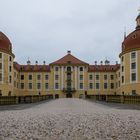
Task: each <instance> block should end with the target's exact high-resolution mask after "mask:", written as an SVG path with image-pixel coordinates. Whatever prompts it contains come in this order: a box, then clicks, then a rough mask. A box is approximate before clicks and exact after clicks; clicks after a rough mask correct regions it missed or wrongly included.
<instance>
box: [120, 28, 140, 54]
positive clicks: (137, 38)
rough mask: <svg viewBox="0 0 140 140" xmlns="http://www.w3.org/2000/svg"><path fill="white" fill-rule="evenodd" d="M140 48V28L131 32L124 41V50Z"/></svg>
mask: <svg viewBox="0 0 140 140" xmlns="http://www.w3.org/2000/svg"><path fill="white" fill-rule="evenodd" d="M133 49H140V29H137V30H135V31H134V32H132V33H130V34H129V35H128V36H127V37H126V38H125V39H124V41H123V43H122V52H127V51H131V50H133Z"/></svg>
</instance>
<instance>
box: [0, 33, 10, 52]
mask: <svg viewBox="0 0 140 140" xmlns="http://www.w3.org/2000/svg"><path fill="white" fill-rule="evenodd" d="M0 50H2V51H4V52H5V53H12V44H11V42H10V40H9V39H8V37H7V36H6V35H5V34H4V33H2V32H0Z"/></svg>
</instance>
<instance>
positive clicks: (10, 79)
mask: <svg viewBox="0 0 140 140" xmlns="http://www.w3.org/2000/svg"><path fill="white" fill-rule="evenodd" d="M9 83H12V76H11V75H10V76H9Z"/></svg>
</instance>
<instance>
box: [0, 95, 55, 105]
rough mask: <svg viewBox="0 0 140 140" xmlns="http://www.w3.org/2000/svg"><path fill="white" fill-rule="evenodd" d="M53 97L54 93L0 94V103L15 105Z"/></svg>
mask: <svg viewBox="0 0 140 140" xmlns="http://www.w3.org/2000/svg"><path fill="white" fill-rule="evenodd" d="M50 99H53V95H36V96H0V105H13V104H21V103H35V102H40V101H43V100H50Z"/></svg>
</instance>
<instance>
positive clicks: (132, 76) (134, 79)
mask: <svg viewBox="0 0 140 140" xmlns="http://www.w3.org/2000/svg"><path fill="white" fill-rule="evenodd" d="M131 79H132V81H136V73H132V74H131Z"/></svg>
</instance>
